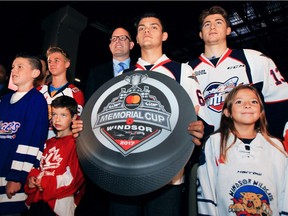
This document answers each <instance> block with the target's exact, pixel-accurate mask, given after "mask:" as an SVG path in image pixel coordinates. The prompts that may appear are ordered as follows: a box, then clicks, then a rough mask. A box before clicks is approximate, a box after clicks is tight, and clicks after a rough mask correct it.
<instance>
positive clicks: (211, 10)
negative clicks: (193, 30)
mask: <svg viewBox="0 0 288 216" xmlns="http://www.w3.org/2000/svg"><path fill="white" fill-rule="evenodd" d="M213 14H220V15H221V16H222V17H223V18H224V20H225V22H226V23H227V26H228V27H230V21H229V18H228V14H227V12H226V10H224V9H223V8H222V7H220V6H213V7H211V8H209V9H205V10H203V11H202V12H201V14H200V16H199V27H200V30H201V29H202V26H203V22H204V19H205V18H206V17H207V16H209V15H213Z"/></svg>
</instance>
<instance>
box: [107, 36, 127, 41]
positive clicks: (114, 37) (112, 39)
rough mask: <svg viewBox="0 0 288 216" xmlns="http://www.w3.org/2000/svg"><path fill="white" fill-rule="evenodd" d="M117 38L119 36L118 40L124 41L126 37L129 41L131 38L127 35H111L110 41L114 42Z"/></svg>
mask: <svg viewBox="0 0 288 216" xmlns="http://www.w3.org/2000/svg"><path fill="white" fill-rule="evenodd" d="M118 38H119V40H120V41H125V40H127V39H128V40H129V41H131V39H130V38H129V37H128V36H127V35H119V36H112V37H111V38H110V41H112V42H116V41H117V39H118Z"/></svg>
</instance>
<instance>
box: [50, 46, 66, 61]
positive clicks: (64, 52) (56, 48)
mask: <svg viewBox="0 0 288 216" xmlns="http://www.w3.org/2000/svg"><path fill="white" fill-rule="evenodd" d="M52 53H61V54H62V55H63V56H65V58H66V59H67V60H68V61H70V56H69V54H68V53H67V52H66V51H64V50H63V49H62V48H60V47H49V48H48V50H47V52H46V57H47V58H48V56H49V55H50V54H52Z"/></svg>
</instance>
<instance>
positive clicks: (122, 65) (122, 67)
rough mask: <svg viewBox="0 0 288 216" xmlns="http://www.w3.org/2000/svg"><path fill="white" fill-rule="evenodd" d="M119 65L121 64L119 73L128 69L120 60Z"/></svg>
mask: <svg viewBox="0 0 288 216" xmlns="http://www.w3.org/2000/svg"><path fill="white" fill-rule="evenodd" d="M118 65H119V69H118V71H117V73H119V72H120V71H123V70H125V69H126V68H125V63H124V62H120V63H119V64H118Z"/></svg>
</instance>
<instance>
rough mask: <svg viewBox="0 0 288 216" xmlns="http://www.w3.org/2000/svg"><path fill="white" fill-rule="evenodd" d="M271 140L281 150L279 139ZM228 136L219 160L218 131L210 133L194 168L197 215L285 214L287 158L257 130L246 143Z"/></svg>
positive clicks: (287, 211) (287, 212) (286, 206)
mask: <svg viewBox="0 0 288 216" xmlns="http://www.w3.org/2000/svg"><path fill="white" fill-rule="evenodd" d="M272 140H273V142H274V143H275V144H276V145H277V146H279V148H280V149H283V146H282V144H281V142H280V141H279V140H278V139H275V138H273V139H272ZM233 141H234V136H233V135H231V136H230V137H229V138H228V147H230V146H231V147H230V149H229V150H228V151H227V156H226V157H227V158H226V162H225V163H224V162H223V160H221V159H220V133H216V134H213V135H211V136H210V138H209V139H208V140H207V142H206V144H205V148H204V154H203V155H202V156H203V157H202V156H201V158H200V162H199V167H198V171H197V204H198V214H199V215H211V216H224V215H227V216H228V215H231V216H232V215H233V216H248V215H269V216H272V215H287V214H288V205H287V203H288V200H287V198H288V194H287V185H288V183H287V171H288V170H287V158H286V156H285V155H284V154H283V153H282V152H281V151H280V150H278V149H277V148H276V147H274V146H272V144H270V143H269V142H268V141H267V140H266V139H265V138H264V137H263V136H262V135H261V133H258V134H257V135H256V137H255V139H254V140H252V142H251V143H250V144H247V143H244V142H242V141H241V140H240V139H238V138H237V139H236V143H235V144H233V145H231V144H232V143H233Z"/></svg>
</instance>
